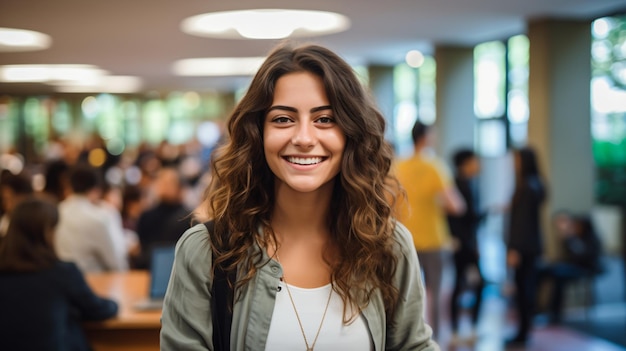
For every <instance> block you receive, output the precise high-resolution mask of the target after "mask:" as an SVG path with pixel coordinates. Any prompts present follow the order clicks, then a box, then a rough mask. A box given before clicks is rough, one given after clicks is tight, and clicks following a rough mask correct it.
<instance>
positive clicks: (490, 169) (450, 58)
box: [0, 0, 626, 351]
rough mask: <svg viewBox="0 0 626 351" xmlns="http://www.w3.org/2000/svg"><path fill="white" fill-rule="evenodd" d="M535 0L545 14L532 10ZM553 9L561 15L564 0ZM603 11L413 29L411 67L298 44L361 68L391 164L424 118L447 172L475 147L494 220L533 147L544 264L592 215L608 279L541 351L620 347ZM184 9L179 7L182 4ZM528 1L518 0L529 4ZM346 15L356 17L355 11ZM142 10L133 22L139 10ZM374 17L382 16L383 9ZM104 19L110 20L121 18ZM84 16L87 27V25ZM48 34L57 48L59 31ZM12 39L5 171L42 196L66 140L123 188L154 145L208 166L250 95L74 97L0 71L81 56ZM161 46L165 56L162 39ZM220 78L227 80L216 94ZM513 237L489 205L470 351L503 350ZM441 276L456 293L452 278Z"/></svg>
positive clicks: (615, 65) (613, 116) (240, 77)
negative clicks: (571, 219)
mask: <svg viewBox="0 0 626 351" xmlns="http://www.w3.org/2000/svg"><path fill="white" fill-rule="evenodd" d="M11 2H12V1H10V0H0V27H15V28H22V29H30V30H38V31H42V32H45V26H44V27H43V28H38V27H37V26H36V21H33V22H31V23H29V27H28V28H24V27H23V26H22V25H21V24H20V23H18V22H15V21H14V20H12V13H11V11H12V9H13V10H15V11H18V10H19V11H23V9H24V8H23V7H20V6H17V7H14V6H13V5H12V4H10V3H11ZM578 2H579V3H585V1H578ZM589 2H592V1H589ZM36 3H37V1H34V2H33V5H32V6H33V7H32V11H33V17H35V18H36V17H40V16H46V15H49V16H60V17H62V18H60V19H57V20H58V21H67V22H68V23H74V22H75V21H74V19H73V12H72V6H79V5H77V3H76V2H72V1H61V2H60V3H64V5H66V6H64V7H63V8H62V10H59V11H54V12H53V13H50V14H46V13H43V12H42V10H39V9H38V7H37V5H36ZM115 3H116V2H112V3H111V6H115ZM161 3H163V2H154V4H150V5H147V6H159V4H161ZM209 3H210V2H209ZM253 3H254V5H255V7H257V8H272V7H275V5H277V4H279V3H281V2H267V3H268V4H267V5H261V3H257V2H253ZM262 3H265V2H262ZM284 3H285V2H282V5H281V7H284V6H285V4H284ZM287 3H288V2H287ZM294 3H296V4H299V5H298V8H304V7H306V8H309V9H318V10H328V9H331V10H332V6H331V5H330V4H327V3H326V2H322V3H321V4H320V5H319V6H318V5H317V3H309V4H300V2H294ZM351 3H352V4H353V5H354V4H356V3H357V1H352V2H351ZM381 3H382V2H381ZM426 3H427V4H425V6H426V7H428V6H437V5H436V1H430V2H426ZM484 3H485V4H487V3H489V1H484ZM528 3H529V4H532V6H538V5H537V3H539V2H534V1H530V2H528ZM560 3H561V4H562V6H568V4H567V1H561V2H560ZM606 3H607V6H606V8H605V9H603V10H598V9H595V10H594V11H590V12H589V13H588V14H585V13H584V10H583V9H582V8H583V6H581V10H580V11H578V12H577V14H576V16H574V15H572V16H567V15H563V14H561V15H559V16H550V15H549V14H546V15H541V16H540V15H536V16H534V17H525V18H523V22H524V23H523V26H522V28H521V29H520V30H518V31H517V32H513V33H511V32H509V31H508V30H504V31H502V32H499V31H493V32H490V34H488V35H482V36H481V40H480V41H478V42H474V43H471V44H468V43H462V44H457V43H454V42H438V41H437V40H436V39H434V38H423V37H421V36H422V34H421V33H419V32H418V33H405V36H415V37H416V38H419V39H420V42H427V43H428V45H416V46H415V48H414V51H411V52H410V53H409V50H406V51H405V53H407V56H406V60H404V58H405V57H404V56H403V57H402V59H398V60H396V62H389V61H383V60H370V61H368V60H367V59H365V58H359V57H352V56H350V52H349V50H346V52H343V51H342V47H341V46H339V45H338V44H337V42H334V41H332V38H333V37H334V36H340V35H341V33H337V34H328V35H321V36H313V37H308V38H305V39H304V41H313V42H317V43H321V44H325V43H327V40H328V43H330V46H331V47H332V48H333V49H334V50H336V51H337V52H338V53H340V54H342V55H345V56H346V57H347V58H348V59H349V60H348V61H349V62H351V63H353V66H354V68H355V70H356V71H357V72H358V73H359V75H360V76H361V78H362V79H363V83H364V84H366V85H367V86H368V87H369V88H370V89H371V91H372V94H373V96H374V98H375V99H376V101H377V103H378V105H379V107H380V109H381V111H382V112H383V114H384V115H385V117H386V118H387V120H388V126H389V128H388V140H389V141H390V142H391V143H392V144H393V145H394V147H395V150H396V154H397V157H398V158H403V157H407V156H410V154H411V152H412V144H411V136H410V130H411V126H412V125H413V123H414V122H415V121H416V120H420V121H422V122H424V123H427V124H432V125H434V126H435V130H436V133H437V145H436V152H437V153H438V154H439V155H440V156H441V157H442V158H443V159H444V160H446V161H447V162H448V163H450V157H451V155H452V153H453V152H454V151H455V150H456V149H458V148H460V147H469V148H472V149H473V150H475V151H476V152H477V153H478V154H479V155H480V159H481V162H482V170H481V174H480V178H479V179H480V189H481V193H480V198H481V207H482V208H483V209H485V210H489V209H498V208H505V207H506V206H507V204H508V203H509V201H510V197H511V194H512V190H513V186H514V174H513V166H512V158H511V150H512V149H514V148H516V147H521V146H525V145H530V146H532V147H534V148H535V150H536V151H537V153H538V155H539V162H540V169H541V170H542V173H543V176H544V177H545V179H546V182H547V185H548V189H549V196H548V200H547V203H546V205H545V206H544V212H543V230H544V244H545V247H546V253H545V256H546V259H548V260H549V259H551V258H554V257H556V256H557V255H558V245H557V242H556V237H555V235H554V231H553V228H552V224H551V215H552V214H553V213H555V212H556V211H558V210H562V209H567V210H570V211H573V212H576V213H584V214H589V215H590V216H591V218H592V219H593V223H594V225H595V227H596V230H597V233H598V234H599V237H600V239H601V242H602V244H603V262H604V263H605V266H606V270H605V271H604V272H603V273H602V274H601V275H599V276H597V277H595V278H594V279H593V280H592V281H590V282H587V281H585V282H581V283H580V284H575V285H573V286H571V287H570V288H568V291H567V294H566V298H567V301H566V303H567V309H566V312H567V313H566V318H565V323H564V324H563V325H562V326H560V327H559V328H556V329H551V327H550V326H543V325H542V321H541V318H538V319H537V321H536V324H537V325H538V328H537V331H536V332H537V333H538V334H537V335H536V340H539V342H544V344H543V345H544V346H537V345H539V344H536V343H535V344H534V345H535V346H537V347H538V348H536V349H537V350H539V349H541V350H581V351H584V350H620V349H626V336H625V335H626V287H625V277H626V270H625V269H624V268H625V267H624V258H625V257H626V245H625V244H624V243H625V240H626V224H625V222H626V2H625V1H621V2H620V1H616V2H609V1H607V2H606ZM385 4H389V5H388V6H389V7H390V9H389V14H385V15H384V18H386V19H391V20H388V21H387V22H385V23H384V24H379V25H385V26H393V25H394V23H393V20H392V19H393V13H394V9H393V8H394V2H393V1H392V2H385ZM67 5H69V6H67ZM448 5H450V4H448ZM46 6H48V5H46ZM176 6H179V7H184V6H185V2H178V3H177V5H176ZM519 6H520V7H523V6H524V5H523V3H521V2H520V4H519ZM529 6H531V5H529ZM44 7H45V6H44ZM197 7H198V5H197V4H196V8H197ZM207 8H209V6H207ZM238 8H239V7H237V9H238ZM340 8H342V9H344V10H345V11H344V12H343V14H345V15H346V16H348V17H350V11H349V8H347V7H344V6H340ZM429 9H430V8H429ZM443 10H445V8H444V9H443ZM443 10H442V11H443ZM149 12H150V11H146V13H149ZM360 12H363V11H360ZM365 12H367V11H365ZM487 12H488V11H486V13H487ZM520 13H523V11H522V10H520ZM581 13H582V14H581ZM21 15H22V16H23V14H21ZM134 15H135V16H139V17H140V16H142V15H143V13H142V12H137V13H135V14H134ZM380 15H381V16H382V14H380ZM362 19H364V17H363V16H362V17H359V20H362ZM370 19H371V20H372V21H375V19H376V13H375V11H374V12H373V13H371V15H370ZM181 20H182V18H181ZM108 21H109V22H110V26H115V21H116V19H115V18H108ZM351 21H352V27H353V28H354V27H357V26H358V25H359V23H355V19H351ZM80 22H81V23H82V25H83V26H84V28H85V29H84V30H85V31H89V28H90V26H89V23H88V21H87V20H86V19H83V20H82V21H80ZM80 30H81V29H78V28H66V29H65V31H64V32H65V33H64V35H66V36H67V37H69V38H71V37H72V34H71V33H72V31H80ZM347 30H348V31H350V30H353V29H351V28H348V29H347ZM353 34H354V33H353ZM75 35H76V40H77V41H80V42H81V43H82V45H83V46H82V49H83V50H91V47H92V46H97V45H98V42H88V41H85V40H84V35H83V34H82V33H80V34H79V33H75ZM485 37H487V38H486V39H485ZM51 38H52V45H55V40H56V38H55V36H54V34H51ZM328 38H330V39H328ZM110 40H115V38H111V39H110ZM149 40H157V41H158V40H159V39H158V38H150V39H149ZM199 40H200V39H199ZM211 40H220V39H211ZM221 40H227V41H230V42H231V45H233V46H236V45H244V46H245V45H248V44H247V41H244V40H234V39H221ZM201 42H202V41H199V43H201ZM276 42H277V40H269V41H266V42H264V44H263V45H257V46H256V47H257V48H259V49H262V50H265V51H262V50H260V51H259V52H258V55H260V56H262V55H264V54H265V53H266V52H267V49H268V48H270V47H271V46H272V45H270V44H267V43H271V44H275V43H276ZM0 43H2V42H1V41H0ZM3 45H5V44H0V169H8V170H9V171H11V172H15V173H17V172H19V171H21V169H22V168H26V169H28V170H29V171H30V172H31V173H33V174H35V178H34V179H35V183H34V186H35V188H37V187H39V188H41V187H43V185H42V183H41V179H42V176H41V173H42V169H43V165H44V164H45V162H46V161H48V160H50V159H53V158H54V157H58V156H59V155H60V153H61V146H60V145H65V144H72V145H74V146H76V147H77V148H79V149H83V150H82V151H85V150H84V149H85V148H87V149H88V150H87V151H94V150H96V151H97V150H104V151H105V154H107V155H109V156H113V157H115V159H116V160H121V161H122V162H119V163H118V164H115V165H113V166H111V167H110V169H109V172H108V173H107V180H108V181H109V182H111V183H113V184H114V185H117V186H122V187H123V186H124V185H126V184H131V183H133V182H136V181H137V182H138V181H139V180H138V178H137V177H133V176H132V175H133V174H134V173H133V172H134V171H136V167H135V166H134V165H133V164H132V162H123V161H124V160H128V159H133V158H136V157H137V155H138V154H139V153H140V151H141V150H144V149H146V148H152V149H155V150H161V151H163V150H165V151H163V152H166V153H167V152H168V150H169V152H170V153H174V154H176V155H178V154H179V153H183V152H189V155H193V157H196V158H197V159H198V160H199V162H198V163H196V164H192V163H190V164H189V165H188V167H187V168H186V169H184V171H186V172H189V173H196V174H197V173H202V172H205V171H206V165H207V162H208V155H209V153H210V151H211V150H212V148H213V147H214V146H215V144H216V143H217V142H218V140H219V137H220V134H221V133H222V128H223V122H224V120H225V118H226V117H227V116H228V115H229V113H230V111H231V110H232V109H233V107H234V106H235V104H236V103H237V101H238V99H239V98H240V97H241V95H242V94H243V92H245V89H246V84H247V83H248V82H249V77H250V76H249V74H248V75H246V74H240V73H239V74H236V75H235V76H233V77H232V78H233V79H232V81H226V79H227V77H224V76H218V77H206V76H205V77H204V78H202V79H195V80H194V79H193V78H188V79H187V80H188V81H189V82H192V84H189V85H188V86H187V87H183V86H175V87H173V88H168V86H167V85H162V86H160V87H158V86H154V87H152V86H151V87H141V86H138V87H136V89H135V90H134V91H122V90H119V91H116V90H115V88H106V87H103V88H102V89H101V90H100V91H98V89H97V88H88V89H86V90H84V89H83V90H81V89H79V88H78V89H77V88H76V87H73V88H72V89H73V90H72V91H71V92H70V90H63V89H58V87H59V86H58V85H54V84H52V83H50V82H47V83H46V82H44V83H41V82H30V81H21V82H8V80H7V79H5V78H6V74H5V75H4V76H3V75H2V73H3V72H6V70H5V71H3V69H6V67H7V66H8V65H15V64H35V63H36V64H42V63H77V62H74V61H73V58H72V57H63V56H58V57H54V58H53V59H54V62H41V61H40V59H38V58H37V56H36V52H35V51H33V52H32V53H29V55H30V56H22V55H24V54H22V53H21V52H18V51H15V52H14V51H12V50H8V49H6V47H5V46H3ZM142 45H144V44H142V43H136V47H128V45H123V46H120V50H119V52H117V53H115V56H116V57H117V60H119V61H124V60H128V61H133V60H135V55H134V51H136V50H139V51H141V50H143V46H142ZM145 45H146V47H149V45H148V44H145ZM157 45H161V46H165V47H167V45H168V43H167V42H160V43H158V44H157ZM3 49H4V50H3ZM146 50H147V49H146ZM372 50H374V51H375V47H373V48H372ZM44 51H45V50H44ZM243 51H244V50H242V52H243ZM195 54H196V55H202V54H203V50H202V49H198V50H196V53H195ZM215 54H216V56H219V53H215ZM26 57H28V59H31V60H32V61H27V59H26ZM184 58H186V57H183V56H180V59H184ZM66 59H67V60H68V61H67V62H65V61H63V60H66ZM142 60H143V58H142ZM78 63H83V64H92V62H78ZM141 65H146V66H149V65H151V62H150V61H149V60H147V61H140V62H134V63H133V65H129V67H132V66H141ZM101 68H105V69H106V67H101ZM114 73H115V74H120V75H133V74H134V72H131V71H127V72H114ZM212 80H214V81H216V82H218V83H217V84H213V83H211V82H212ZM89 148H92V149H89ZM98 155H99V154H98V153H97V152H92V153H91V154H90V155H89V156H90V158H89V161H90V162H91V163H92V164H93V165H95V166H100V167H102V166H107V167H108V166H109V165H104V162H105V158H103V157H101V156H100V157H99V156H98ZM449 166H450V167H451V166H452V165H451V164H449ZM37 176H38V177H37ZM505 228H506V214H505V213H503V212H502V211H498V210H490V212H489V214H488V217H487V220H486V221H485V223H484V225H483V226H482V227H481V230H480V238H479V239H480V245H481V269H482V270H483V273H484V275H485V277H486V279H487V281H488V282H489V286H488V288H487V290H486V291H485V294H486V295H488V296H489V297H490V298H486V303H485V308H484V311H483V312H482V315H481V325H480V330H481V331H482V332H483V333H484V334H486V335H487V336H486V337H484V338H483V339H482V340H479V342H478V344H477V345H476V348H475V349H476V350H499V349H502V341H503V340H504V338H505V337H506V336H507V335H508V334H509V332H510V330H509V329H508V328H509V327H507V325H508V324H507V320H508V318H510V316H509V313H508V312H507V311H508V304H509V296H508V295H507V289H508V286H509V279H510V272H508V271H507V269H506V265H505V257H504V256H505V247H504V241H505V235H506V232H505ZM445 281H446V282H447V283H449V282H450V278H449V277H448V278H447V279H445ZM448 333H449V332H448ZM444 335H445V333H444ZM559 343H560V344H561V345H560V346H559ZM568 343H571V344H568ZM0 344H1V341H0ZM545 345H553V346H551V347H547V346H545ZM567 345H570V346H567ZM571 345H577V346H575V347H574V348H571V347H572V346H571ZM588 345H589V346H588ZM559 347H561V348H559ZM563 347H570V348H563ZM594 347H598V348H594ZM528 349H529V350H532V349H533V348H531V347H529V348H528Z"/></svg>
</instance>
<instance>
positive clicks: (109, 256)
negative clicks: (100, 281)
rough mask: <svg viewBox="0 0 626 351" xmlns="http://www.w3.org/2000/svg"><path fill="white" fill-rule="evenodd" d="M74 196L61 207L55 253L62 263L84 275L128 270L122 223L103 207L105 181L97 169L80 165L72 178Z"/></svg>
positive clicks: (71, 174)
mask: <svg viewBox="0 0 626 351" xmlns="http://www.w3.org/2000/svg"><path fill="white" fill-rule="evenodd" d="M69 182H70V187H71V189H72V193H71V195H69V196H68V197H67V198H66V199H65V200H63V201H62V202H61V203H60V204H59V212H60V220H59V225H58V232H59V233H58V235H57V236H56V241H55V245H56V249H57V253H58V255H59V257H60V258H61V259H63V260H67V261H71V262H74V263H76V265H78V267H79V268H80V269H81V270H82V271H83V272H102V271H124V270H126V269H128V257H127V244H126V240H125V238H124V233H123V229H122V226H121V219H119V220H113V218H112V212H111V211H110V210H108V209H106V208H104V207H103V206H102V205H101V204H100V201H101V197H102V179H101V177H100V173H99V172H98V170H97V169H94V168H93V167H90V166H88V165H84V164H80V165H77V166H76V167H74V168H73V169H72V170H71V172H70V175H69Z"/></svg>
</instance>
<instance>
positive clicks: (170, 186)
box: [134, 167, 191, 269]
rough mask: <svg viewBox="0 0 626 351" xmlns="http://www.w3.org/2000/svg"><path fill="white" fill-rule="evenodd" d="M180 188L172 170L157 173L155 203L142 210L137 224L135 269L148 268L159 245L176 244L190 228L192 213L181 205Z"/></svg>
mask: <svg viewBox="0 0 626 351" xmlns="http://www.w3.org/2000/svg"><path fill="white" fill-rule="evenodd" d="M183 187H184V184H183V183H182V180H181V177H180V174H179V173H178V171H177V170H176V169H175V168H172V167H164V168H162V169H161V170H159V172H158V173H157V177H156V179H155V181H154V185H153V190H154V194H155V196H156V200H157V203H156V204H155V205H154V206H153V207H150V208H148V209H146V210H145V211H143V212H142V213H141V215H140V216H139V219H138V221H137V236H139V243H140V245H141V253H140V255H139V257H137V260H136V262H134V268H137V269H150V260H151V256H152V255H151V251H152V249H153V248H154V247H155V246H159V245H167V244H172V245H173V244H176V241H177V240H178V238H180V237H181V235H183V233H184V232H185V230H187V229H188V228H189V227H190V221H191V220H190V217H189V214H190V213H191V210H189V209H187V208H186V207H185V205H184V203H183V190H184V188H183Z"/></svg>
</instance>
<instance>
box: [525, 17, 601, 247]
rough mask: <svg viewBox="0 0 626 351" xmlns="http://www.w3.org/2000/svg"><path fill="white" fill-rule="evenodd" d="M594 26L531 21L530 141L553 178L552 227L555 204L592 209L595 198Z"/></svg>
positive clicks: (549, 205) (550, 187)
mask: <svg viewBox="0 0 626 351" xmlns="http://www.w3.org/2000/svg"><path fill="white" fill-rule="evenodd" d="M590 26H591V23H590V22H589V21H572V20H554V19H549V20H537V21H531V22H530V23H529V25H528V37H529V40H530V76H529V89H528V90H529V97H528V98H529V108H530V119H529V122H528V144H529V145H530V146H532V147H534V148H535V149H536V151H537V153H538V157H539V162H540V164H539V166H540V168H541V171H542V173H543V175H544V177H545V179H546V181H547V184H548V191H549V198H548V203H547V206H546V212H545V215H544V229H545V230H546V232H547V233H550V230H551V228H550V226H549V220H550V218H549V216H550V215H551V214H552V213H553V212H554V211H555V210H558V209H569V210H572V211H577V212H585V213H588V212H590V211H591V209H592V206H593V203H594V200H593V199H594V196H593V183H594V163H593V155H592V149H591V132H590V118H591V112H590V109H591V106H590V86H589V85H590V79H591V28H590ZM549 246H550V245H549ZM548 249H549V250H548V251H549V252H548V253H549V254H550V253H553V250H550V247H548Z"/></svg>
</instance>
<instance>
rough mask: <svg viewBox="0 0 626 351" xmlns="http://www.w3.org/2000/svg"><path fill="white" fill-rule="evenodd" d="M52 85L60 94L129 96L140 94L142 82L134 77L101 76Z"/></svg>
mask: <svg viewBox="0 0 626 351" xmlns="http://www.w3.org/2000/svg"><path fill="white" fill-rule="evenodd" d="M52 85H54V86H55V91H57V92H60V93H110V94H130V93H137V92H140V91H141V88H142V87H143V81H142V80H141V78H139V77H135V76H101V77H94V79H91V80H83V81H77V82H56V83H53V84H52Z"/></svg>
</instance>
